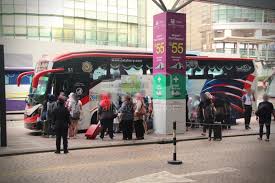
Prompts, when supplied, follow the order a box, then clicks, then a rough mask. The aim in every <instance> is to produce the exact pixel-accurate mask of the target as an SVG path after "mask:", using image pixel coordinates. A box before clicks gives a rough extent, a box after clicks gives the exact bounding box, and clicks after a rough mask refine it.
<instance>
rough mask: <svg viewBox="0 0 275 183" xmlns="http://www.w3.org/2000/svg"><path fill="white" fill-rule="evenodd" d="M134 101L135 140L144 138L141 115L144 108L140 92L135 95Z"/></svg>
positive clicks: (144, 111)
mask: <svg viewBox="0 0 275 183" xmlns="http://www.w3.org/2000/svg"><path fill="white" fill-rule="evenodd" d="M135 99H136V102H135V104H134V111H135V112H134V127H135V132H136V138H137V140H142V139H144V133H145V129H144V126H143V117H144V115H145V114H146V108H145V104H144V101H143V97H142V95H141V94H140V93H137V94H136V95H135Z"/></svg>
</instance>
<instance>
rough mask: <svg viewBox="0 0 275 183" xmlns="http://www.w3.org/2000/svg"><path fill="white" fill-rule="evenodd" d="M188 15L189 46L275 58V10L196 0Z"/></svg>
mask: <svg viewBox="0 0 275 183" xmlns="http://www.w3.org/2000/svg"><path fill="white" fill-rule="evenodd" d="M183 12H184V13H186V14H187V49H188V48H189V49H190V50H198V51H204V52H218V53H227V54H238V55H240V56H241V57H250V58H257V59H258V60H265V61H275V12H274V11H267V10H259V9H251V8H243V7H235V6H227V5H217V4H208V3H201V2H193V3H191V4H190V5H189V6H187V7H186V8H185V9H184V10H183Z"/></svg>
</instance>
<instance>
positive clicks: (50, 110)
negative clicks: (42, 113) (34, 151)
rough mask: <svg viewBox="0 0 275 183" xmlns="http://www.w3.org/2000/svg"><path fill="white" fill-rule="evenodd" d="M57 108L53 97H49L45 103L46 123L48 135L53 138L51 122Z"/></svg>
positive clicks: (52, 122) (52, 124)
mask: <svg viewBox="0 0 275 183" xmlns="http://www.w3.org/2000/svg"><path fill="white" fill-rule="evenodd" d="M56 107H57V104H56V101H55V96H54V95H50V96H49V100H48V102H47V117H46V118H47V122H48V135H49V137H54V135H55V132H54V121H53V111H54V109H55V108H56Z"/></svg>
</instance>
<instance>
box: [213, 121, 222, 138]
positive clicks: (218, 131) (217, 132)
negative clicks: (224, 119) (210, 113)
mask: <svg viewBox="0 0 275 183" xmlns="http://www.w3.org/2000/svg"><path fill="white" fill-rule="evenodd" d="M213 131H214V140H222V125H221V123H217V122H216V123H214V125H213Z"/></svg>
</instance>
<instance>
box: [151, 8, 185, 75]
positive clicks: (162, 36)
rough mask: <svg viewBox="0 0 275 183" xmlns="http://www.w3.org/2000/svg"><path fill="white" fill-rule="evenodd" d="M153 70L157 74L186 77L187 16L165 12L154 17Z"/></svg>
mask: <svg viewBox="0 0 275 183" xmlns="http://www.w3.org/2000/svg"><path fill="white" fill-rule="evenodd" d="M153 30H154V37H153V67H154V68H153V69H154V72H153V73H154V75H155V74H165V75H166V74H175V73H179V74H182V75H184V76H185V69H186V64H185V51H186V40H185V39H186V16H185V14H181V13H171V12H164V13H161V14H158V15H155V16H154V27H153Z"/></svg>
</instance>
